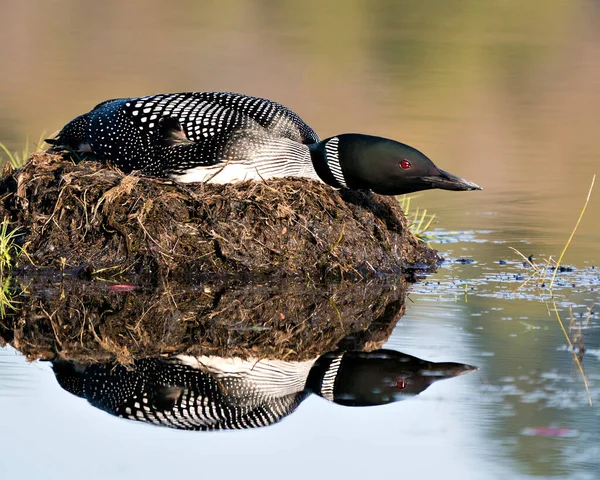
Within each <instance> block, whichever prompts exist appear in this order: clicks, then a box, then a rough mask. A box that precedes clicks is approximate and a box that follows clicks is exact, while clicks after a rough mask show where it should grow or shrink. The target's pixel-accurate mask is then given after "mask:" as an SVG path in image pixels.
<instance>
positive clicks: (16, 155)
mask: <svg viewBox="0 0 600 480" xmlns="http://www.w3.org/2000/svg"><path fill="white" fill-rule="evenodd" d="M44 138H46V134H45V133H44V132H42V134H41V135H40V138H39V140H38V141H37V143H35V144H34V145H33V146H34V148H32V145H31V142H30V140H29V137H27V138H26V139H25V145H24V146H23V149H22V150H21V151H20V152H11V151H10V150H9V149H8V147H7V146H6V144H5V143H3V142H0V153H1V154H2V155H0V164H5V163H10V165H11V166H12V167H13V168H21V167H22V166H23V165H25V162H26V161H27V159H28V158H29V155H31V154H32V153H35V152H39V151H41V150H43V148H44V143H45V142H44ZM5 157H6V158H5ZM7 160H8V162H7Z"/></svg>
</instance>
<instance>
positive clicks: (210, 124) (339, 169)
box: [46, 92, 481, 195]
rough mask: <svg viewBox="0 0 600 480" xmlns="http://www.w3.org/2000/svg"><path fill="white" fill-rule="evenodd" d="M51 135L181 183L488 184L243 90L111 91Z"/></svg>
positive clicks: (391, 189) (378, 187) (379, 188)
mask: <svg viewBox="0 0 600 480" xmlns="http://www.w3.org/2000/svg"><path fill="white" fill-rule="evenodd" d="M46 141H47V142H48V143H49V144H51V145H55V146H59V147H66V148H69V149H72V150H74V151H77V152H80V153H89V154H92V155H93V156H96V157H97V158H99V159H104V160H107V161H109V162H111V163H112V164H114V165H115V166H117V167H118V168H120V169H121V170H122V171H123V172H125V173H129V172H131V171H133V170H139V171H141V172H142V173H143V174H146V175H151V176H157V177H170V178H172V179H174V180H176V181H178V182H182V183H188V182H211V183H232V182H238V181H243V180H250V179H254V180H261V179H269V178H278V177H303V178H309V179H313V180H317V181H321V182H324V183H327V184H329V185H331V186H333V187H335V188H350V189H368V190H372V191H374V192H375V193H379V194H383V195H400V194H404V193H410V192H415V191H418V190H426V189H431V188H441V189H445V190H481V187H479V186H478V185H475V184H474V183H471V182H469V181H467V180H465V179H462V178H460V177H457V176H455V175H452V174H450V173H447V172H444V171H443V170H440V169H439V168H437V167H436V166H435V165H434V164H433V162H432V161H431V160H429V158H427V157H426V156H425V155H424V154H422V153H421V152H419V151H418V150H416V149H414V148H412V147H410V146H408V145H405V144H402V143H399V142H396V141H394V140H389V139H386V138H381V137H374V136H370V135H362V134H355V133H345V134H341V135H336V136H334V137H330V138H327V139H325V140H320V138H319V136H318V135H317V134H316V133H315V132H314V131H313V130H312V128H310V127H309V126H308V125H307V124H306V123H304V121H303V120H302V119H301V118H300V117H299V116H298V115H296V114H295V113H294V112H292V111H291V110H289V109H288V108H286V107H284V106H283V105H280V104H278V103H276V102H273V101H271V100H267V99H264V98H258V97H251V96H247V95H242V94H238V93H229V92H187V93H171V94H158V95H150V96H146V97H139V98H122V99H115V100H107V101H105V102H102V103H100V104H99V105H97V106H96V107H95V108H94V109H93V110H91V111H90V112H88V113H86V114H84V115H81V116H79V117H77V118H75V119H74V120H72V121H71V122H69V123H68V124H67V125H65V127H64V128H63V129H62V130H61V131H60V132H59V134H58V135H57V136H56V137H55V138H53V139H48V140H46Z"/></svg>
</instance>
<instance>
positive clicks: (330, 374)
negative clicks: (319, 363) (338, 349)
mask: <svg viewBox="0 0 600 480" xmlns="http://www.w3.org/2000/svg"><path fill="white" fill-rule="evenodd" d="M343 357H344V354H343V353H341V354H339V355H336V356H335V357H334V358H333V360H331V363H330V364H329V367H328V368H327V370H326V371H325V375H323V382H322V383H321V396H322V397H323V398H325V399H326V400H329V401H330V402H333V401H334V400H335V396H334V387H335V379H336V378H337V374H338V371H339V369H340V365H341V364H342V358H343Z"/></svg>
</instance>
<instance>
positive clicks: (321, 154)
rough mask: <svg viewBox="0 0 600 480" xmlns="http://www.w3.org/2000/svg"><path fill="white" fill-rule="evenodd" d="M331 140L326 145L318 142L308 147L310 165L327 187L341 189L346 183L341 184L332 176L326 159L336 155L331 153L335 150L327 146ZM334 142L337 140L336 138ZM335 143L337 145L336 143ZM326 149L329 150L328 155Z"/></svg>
mask: <svg viewBox="0 0 600 480" xmlns="http://www.w3.org/2000/svg"><path fill="white" fill-rule="evenodd" d="M331 140H333V139H331ZM331 140H328V141H327V143H324V142H319V143H313V144H310V145H309V146H308V148H309V150H310V158H311V160H312V165H313V168H314V170H315V172H316V173H317V175H318V176H319V178H320V179H321V180H322V181H323V182H325V183H326V184H327V185H331V186H332V187H334V188H342V187H345V186H346V183H345V182H344V183H341V182H340V181H339V180H338V179H337V178H336V177H335V176H334V174H333V172H332V170H331V165H330V163H329V159H328V157H336V155H337V154H336V153H332V152H334V150H336V148H333V149H332V148H330V147H329V146H328V145H329V142H331ZM335 140H337V138H336V139H335ZM335 143H336V145H337V141H336V142H335ZM328 148H329V149H330V151H329V153H328V152H327V149H328ZM336 158H337V157H336ZM337 164H338V165H339V162H337Z"/></svg>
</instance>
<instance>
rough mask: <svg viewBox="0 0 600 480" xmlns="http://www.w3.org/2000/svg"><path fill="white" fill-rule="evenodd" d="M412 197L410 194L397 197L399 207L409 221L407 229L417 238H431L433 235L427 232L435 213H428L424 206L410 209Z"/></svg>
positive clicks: (427, 239) (426, 239) (424, 239)
mask: <svg viewBox="0 0 600 480" xmlns="http://www.w3.org/2000/svg"><path fill="white" fill-rule="evenodd" d="M414 198H415V197H413V196H410V195H402V196H401V197H399V198H398V202H399V203H400V207H401V208H402V211H403V212H404V215H405V216H406V218H407V219H408V222H409V223H408V229H409V230H410V231H411V233H412V234H413V235H414V236H415V237H417V238H418V239H419V240H423V241H424V242H426V241H429V240H433V239H434V238H435V236H434V235H433V234H432V233H431V232H429V229H430V228H431V225H432V224H433V221H434V220H435V213H428V212H427V209H426V208H423V209H420V208H418V207H417V208H415V209H411V203H412V200H413V199H414Z"/></svg>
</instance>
